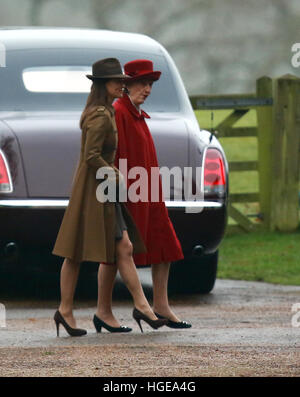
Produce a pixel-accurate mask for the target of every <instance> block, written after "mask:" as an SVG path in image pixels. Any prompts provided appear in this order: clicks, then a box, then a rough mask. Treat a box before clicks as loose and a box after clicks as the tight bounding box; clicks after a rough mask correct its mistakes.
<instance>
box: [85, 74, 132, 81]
mask: <svg viewBox="0 0 300 397" xmlns="http://www.w3.org/2000/svg"><path fill="white" fill-rule="evenodd" d="M86 77H87V78H88V79H90V80H92V81H94V80H101V79H122V80H129V79H131V77H130V76H127V74H111V75H108V76H93V75H92V74H86Z"/></svg>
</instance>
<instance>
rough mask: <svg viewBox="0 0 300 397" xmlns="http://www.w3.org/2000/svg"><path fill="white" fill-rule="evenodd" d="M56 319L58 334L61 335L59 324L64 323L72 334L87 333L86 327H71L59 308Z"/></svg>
mask: <svg viewBox="0 0 300 397" xmlns="http://www.w3.org/2000/svg"><path fill="white" fill-rule="evenodd" d="M54 321H55V324H56V332H57V336H59V324H62V325H63V326H64V327H65V330H66V331H67V333H68V334H69V335H70V336H82V335H86V333H87V332H86V330H85V329H81V328H72V327H70V325H69V324H68V323H67V322H66V320H65V319H64V318H63V316H62V315H61V313H60V312H59V311H58V310H57V311H56V312H55V314H54Z"/></svg>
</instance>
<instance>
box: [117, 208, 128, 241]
mask: <svg viewBox="0 0 300 397" xmlns="http://www.w3.org/2000/svg"><path fill="white" fill-rule="evenodd" d="M115 204H116V233H115V239H116V240H121V239H122V238H123V230H127V225H126V222H125V219H124V217H123V214H122V208H121V204H120V203H118V202H116V203H115Z"/></svg>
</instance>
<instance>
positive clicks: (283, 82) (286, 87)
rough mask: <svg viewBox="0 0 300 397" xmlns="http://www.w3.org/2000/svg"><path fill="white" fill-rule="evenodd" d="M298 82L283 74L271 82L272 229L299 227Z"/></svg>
mask: <svg viewBox="0 0 300 397" xmlns="http://www.w3.org/2000/svg"><path fill="white" fill-rule="evenodd" d="M299 142H300V79H299V78H298V77H295V76H292V75H285V76H282V77H279V78H278V79H275V81H274V105H273V150H272V156H273V160H272V166H273V167H272V173H273V177H272V183H273V189H272V206H273V210H272V212H273V216H272V218H273V219H272V220H271V222H272V228H273V229H277V230H280V231H285V232H288V231H294V230H295V229H297V228H298V226H299V197H298V190H299V187H298V184H299Z"/></svg>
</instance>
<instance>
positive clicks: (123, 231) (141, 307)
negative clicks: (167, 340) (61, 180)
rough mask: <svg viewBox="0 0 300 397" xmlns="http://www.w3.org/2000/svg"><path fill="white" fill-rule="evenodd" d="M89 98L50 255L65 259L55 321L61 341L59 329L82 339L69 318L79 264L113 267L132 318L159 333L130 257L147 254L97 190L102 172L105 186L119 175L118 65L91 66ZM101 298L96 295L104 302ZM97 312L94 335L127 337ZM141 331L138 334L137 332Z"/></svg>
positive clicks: (122, 214) (118, 208)
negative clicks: (114, 104)
mask: <svg viewBox="0 0 300 397" xmlns="http://www.w3.org/2000/svg"><path fill="white" fill-rule="evenodd" d="M87 77H88V78H89V79H91V80H92V81H93V84H92V87H91V93H90V95H89V97H88V99H87V104H86V107H85V109H84V111H83V113H82V116H81V119H80V127H81V129H82V136H81V150H80V158H79V163H78V166H77V169H76V173H75V176H74V179H73V185H72V191H71V196H70V200H69V205H68V207H67V209H66V211H65V214H64V217H63V220H62V224H61V227H60V230H59V233H58V236H57V239H56V243H55V246H54V249H53V251H52V252H53V254H55V255H59V256H62V257H64V258H65V260H64V262H63V266H62V269H61V303H60V306H59V308H58V310H57V311H56V313H55V315H54V321H55V323H56V327H57V335H59V325H60V324H62V325H63V326H64V327H65V329H66V331H67V332H68V333H69V334H70V335H71V336H81V335H85V334H86V331H85V330H83V329H79V328H76V326H75V324H76V323H75V319H74V317H73V298H74V292H75V287H76V283H77V279H78V274H79V267H80V263H81V262H82V261H94V262H99V263H100V262H112V261H113V262H116V263H117V266H118V270H119V271H120V274H121V276H122V278H123V280H124V282H125V284H126V285H127V287H128V289H129V291H130V293H131V295H132V297H133V300H134V304H135V308H134V311H133V317H134V319H135V320H136V321H137V322H138V324H139V325H140V320H144V321H146V322H148V323H149V324H150V325H151V326H152V327H153V328H158V327H160V326H162V325H164V324H166V322H165V321H164V322H163V321H162V320H159V319H157V317H156V316H155V315H154V313H153V311H152V309H151V307H150V305H149V303H148V301H147V300H146V298H145V295H144V292H143V290H142V286H141V284H140V281H139V278H138V275H137V271H136V268H135V264H134V262H133V257H132V254H133V252H145V245H144V243H143V241H142V239H141V237H140V235H139V232H138V230H137V228H136V226H135V223H134V221H133V220H132V218H131V216H130V214H129V212H128V211H127V210H126V208H125V207H124V205H123V204H122V203H117V202H113V201H106V202H104V201H102V202H101V201H99V196H98V195H97V187H98V186H99V184H100V183H101V182H104V179H105V177H104V178H103V179H102V180H99V179H97V178H96V174H97V170H99V169H102V170H103V168H102V167H106V169H108V170H110V173H111V172H112V173H113V175H114V176H115V181H113V180H111V175H106V176H107V177H108V181H111V182H113V183H114V184H116V185H118V184H119V182H120V181H121V179H122V175H121V174H120V173H119V171H118V169H117V168H116V167H115V166H114V160H115V153H116V149H117V137H118V135H117V129H116V123H115V119H114V109H113V107H112V102H113V100H114V99H115V98H120V97H122V95H123V87H124V80H125V78H126V76H125V75H124V74H123V73H122V68H121V65H120V63H119V61H118V60H117V59H115V58H106V59H103V60H100V61H98V62H96V63H94V64H93V75H87ZM101 292H102V291H99V295H98V306H99V301H101V300H102V298H101ZM106 320H107V319H106V318H104V317H103V316H101V312H100V311H99V310H97V313H96V314H95V316H94V318H93V322H94V325H95V328H96V330H97V332H101V329H102V328H105V329H107V330H108V331H110V332H129V331H131V330H132V329H131V328H129V327H124V326H120V324H119V323H116V322H110V323H108V322H107V321H106ZM141 330H142V329H141Z"/></svg>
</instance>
